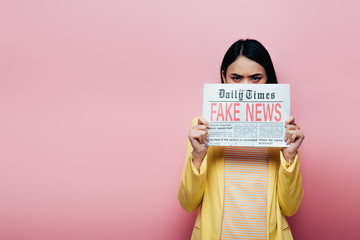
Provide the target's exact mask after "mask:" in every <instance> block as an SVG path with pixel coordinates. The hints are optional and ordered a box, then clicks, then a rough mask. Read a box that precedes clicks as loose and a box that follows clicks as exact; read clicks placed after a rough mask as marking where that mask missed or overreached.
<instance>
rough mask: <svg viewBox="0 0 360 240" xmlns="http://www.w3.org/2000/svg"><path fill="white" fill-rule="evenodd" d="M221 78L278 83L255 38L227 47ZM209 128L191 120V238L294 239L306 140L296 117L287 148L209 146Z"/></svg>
mask: <svg viewBox="0 0 360 240" xmlns="http://www.w3.org/2000/svg"><path fill="white" fill-rule="evenodd" d="M220 75H221V80H222V83H239V84H271V83H275V84H276V83H277V79H276V74H275V70H274V67H273V64H272V61H271V58H270V55H269V53H268V52H267V50H266V49H265V48H264V47H263V45H262V44H261V43H259V42H258V41H256V40H251V39H247V40H239V41H237V42H235V43H234V44H233V45H232V46H231V47H230V48H229V50H228V51H227V52H226V54H225V56H224V59H223V62H222V64H221V70H220ZM207 128H209V124H208V122H207V121H206V119H204V118H203V117H199V118H195V119H194V120H193V122H192V126H191V129H190V132H189V135H188V141H187V145H186V153H185V164H184V169H183V173H182V177H181V181H180V185H179V190H178V199H179V202H180V204H181V206H182V207H183V208H184V209H185V210H187V211H189V212H191V211H194V210H195V209H197V208H198V207H200V209H199V211H198V215H197V218H196V222H195V226H194V229H193V233H192V237H191V239H205V240H210V239H214V240H215V239H216V240H218V239H293V238H292V235H291V232H290V227H289V225H288V223H287V221H286V218H285V216H291V215H293V214H295V213H296V211H297V210H298V208H299V207H300V204H301V200H302V197H303V189H302V183H301V174H300V169H299V157H298V153H297V152H298V149H299V147H300V145H301V143H302V141H303V139H304V135H303V133H302V131H301V130H300V128H299V127H298V126H297V125H296V124H295V119H294V117H292V116H291V117H289V118H288V119H287V120H286V131H285V136H284V141H285V142H286V143H287V144H288V145H290V146H289V147H286V148H245V147H219V146H218V147H208V146H207V141H208V132H207Z"/></svg>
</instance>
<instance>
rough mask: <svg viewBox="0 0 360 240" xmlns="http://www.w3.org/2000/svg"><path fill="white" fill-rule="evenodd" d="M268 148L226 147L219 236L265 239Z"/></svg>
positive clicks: (223, 237) (225, 237) (224, 237)
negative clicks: (222, 206)
mask: <svg viewBox="0 0 360 240" xmlns="http://www.w3.org/2000/svg"><path fill="white" fill-rule="evenodd" d="M268 155H269V154H268V149H267V148H254V147H225V160H224V188H225V189H224V209H223V218H222V225H221V237H220V239H252V240H253V239H266V224H267V220H266V218H267V216H266V207H267V206H266V205H267V189H268V176H269V160H268V159H269V158H268Z"/></svg>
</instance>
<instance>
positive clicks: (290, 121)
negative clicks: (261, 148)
mask: <svg viewBox="0 0 360 240" xmlns="http://www.w3.org/2000/svg"><path fill="white" fill-rule="evenodd" d="M285 125H286V126H285V127H286V130H285V136H284V141H285V142H286V144H287V145H290V146H289V147H283V148H282V151H283V154H284V157H285V159H286V161H288V162H289V161H293V160H294V159H295V156H296V153H297V150H298V149H299V147H300V145H301V143H302V141H303V140H304V138H305V136H304V134H303V132H302V131H301V130H300V127H299V126H297V125H296V124H295V118H294V117H293V116H290V117H288V118H287V119H286V121H285Z"/></svg>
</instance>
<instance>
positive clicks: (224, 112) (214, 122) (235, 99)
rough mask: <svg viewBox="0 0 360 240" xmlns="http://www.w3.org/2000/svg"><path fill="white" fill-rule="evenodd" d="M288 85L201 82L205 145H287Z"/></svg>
mask: <svg viewBox="0 0 360 240" xmlns="http://www.w3.org/2000/svg"><path fill="white" fill-rule="evenodd" d="M289 116H290V86H289V84H205V85H204V99H203V117H204V118H205V119H206V120H207V121H208V122H209V124H210V128H209V129H208V133H209V142H208V145H209V146H248V147H287V146H288V145H286V143H285V142H284V133H285V121H286V119H287V118H288V117H289Z"/></svg>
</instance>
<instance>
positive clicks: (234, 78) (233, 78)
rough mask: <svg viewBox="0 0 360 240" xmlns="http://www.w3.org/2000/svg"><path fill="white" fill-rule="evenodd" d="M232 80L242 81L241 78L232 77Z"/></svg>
mask: <svg viewBox="0 0 360 240" xmlns="http://www.w3.org/2000/svg"><path fill="white" fill-rule="evenodd" d="M232 80H234V81H240V80H241V78H240V77H232Z"/></svg>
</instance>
